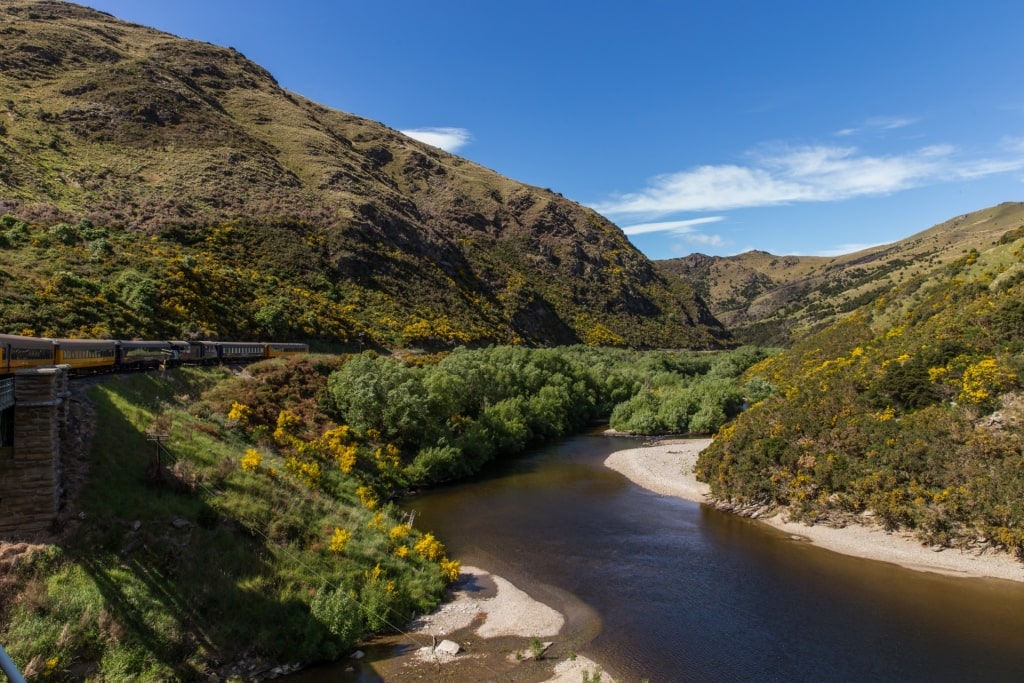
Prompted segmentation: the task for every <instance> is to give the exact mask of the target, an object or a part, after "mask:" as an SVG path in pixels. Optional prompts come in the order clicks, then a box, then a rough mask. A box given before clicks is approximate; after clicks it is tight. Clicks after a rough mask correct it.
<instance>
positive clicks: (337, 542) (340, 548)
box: [328, 527, 352, 555]
mask: <svg viewBox="0 0 1024 683" xmlns="http://www.w3.org/2000/svg"><path fill="white" fill-rule="evenodd" d="M351 540H352V532H351V531H349V530H348V529H339V528H338V527H334V535H333V536H331V543H330V545H329V546H328V549H329V550H330V551H331V552H332V553H334V554H336V555H340V554H341V553H343V552H345V547H346V546H348V542H349V541H351Z"/></svg>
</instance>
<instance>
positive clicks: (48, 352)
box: [0, 334, 55, 374]
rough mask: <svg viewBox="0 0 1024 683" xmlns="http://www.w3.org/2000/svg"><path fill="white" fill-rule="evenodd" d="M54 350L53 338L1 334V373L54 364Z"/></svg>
mask: <svg viewBox="0 0 1024 683" xmlns="http://www.w3.org/2000/svg"><path fill="white" fill-rule="evenodd" d="M54 352H55V346H54V342H53V340H52V339H46V338H37V337H21V336H19V335H15V334H0V373H3V374H7V373H11V372H15V371H17V370H23V369H25V368H38V367H48V366H52V365H53V364H54V360H55V357H54Z"/></svg>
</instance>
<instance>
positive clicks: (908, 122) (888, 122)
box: [836, 116, 921, 137]
mask: <svg viewBox="0 0 1024 683" xmlns="http://www.w3.org/2000/svg"><path fill="white" fill-rule="evenodd" d="M920 120H921V119H917V118H912V117H909V116H872V117H871V118H869V119H866V120H864V122H862V123H861V124H860V125H859V126H853V127H851V128H843V129H842V130H837V131H836V135H839V136H844V137H845V136H848V135H856V134H857V133H866V132H870V131H877V130H896V129H897V128H906V127H907V126H912V125H914V124H915V123H917V122H918V121H920Z"/></svg>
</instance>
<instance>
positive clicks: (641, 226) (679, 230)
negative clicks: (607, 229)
mask: <svg viewBox="0 0 1024 683" xmlns="http://www.w3.org/2000/svg"><path fill="white" fill-rule="evenodd" d="M724 218H725V216H705V217H704V218H690V219H687V220H684V221H661V222H660V223H638V224H636V225H628V226H626V227H624V228H623V229H622V232H624V233H626V234H627V235H643V234H644V233H648V232H671V233H674V234H676V235H687V234H690V233H692V232H693V226H695V225H705V224H707V223H717V222H719V221H721V220H723V219H724Z"/></svg>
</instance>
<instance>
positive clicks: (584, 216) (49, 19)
mask: <svg viewBox="0 0 1024 683" xmlns="http://www.w3.org/2000/svg"><path fill="white" fill-rule="evenodd" d="M0 33H2V35H3V36H4V38H5V40H4V41H3V45H2V46H0V84H2V85H3V87H4V89H5V91H6V92H8V93H9V94H8V96H7V99H6V100H5V101H3V102H2V103H0V121H2V122H3V129H2V130H0V157H2V158H0V213H5V214H9V215H11V216H13V217H15V218H17V219H20V220H23V221H25V222H26V223H29V224H33V225H36V226H38V227H41V228H49V227H52V226H53V225H55V224H57V223H61V222H64V223H74V222H76V221H80V220H83V219H84V220H87V221H89V222H90V223H92V224H94V225H98V226H103V227H104V228H107V229H110V230H113V231H120V232H122V233H130V234H132V235H144V236H146V237H147V238H149V239H153V238H155V242H156V244H157V245H158V246H159V247H167V248H168V254H169V259H174V258H184V257H185V256H187V255H188V254H184V253H182V250H180V249H179V250H177V251H174V250H173V249H172V248H171V247H172V245H173V244H179V245H181V244H182V242H183V241H184V245H183V246H188V247H190V248H194V247H196V245H199V244H200V243H201V242H202V241H203V240H205V239H207V238H208V237H210V236H211V235H213V234H215V233H216V231H218V230H224V229H228V228H231V227H232V224H233V223H236V222H242V223H244V224H247V225H248V226H250V228H251V229H246V230H242V231H241V232H236V233H235V234H236V237H238V238H242V237H245V238H246V239H250V240H253V239H258V240H260V241H269V242H279V243H280V242H283V243H285V246H286V247H287V246H288V243H291V246H290V247H289V248H286V249H283V250H277V251H276V253H264V254H263V255H262V256H261V259H262V260H261V261H260V265H261V267H262V268H263V270H264V271H265V272H269V273H272V274H273V275H274V276H276V277H289V276H290V273H291V272H293V271H297V272H300V273H304V274H305V277H306V278H307V279H308V280H317V279H318V277H317V273H319V275H320V276H321V277H320V279H326V280H327V282H326V283H323V282H321V283H320V284H319V285H316V287H314V291H313V292H312V293H311V294H310V296H322V297H324V298H328V299H332V303H333V304H336V305H335V306H333V308H332V307H330V306H327V307H325V308H324V314H325V315H333V316H337V317H339V318H340V319H341V320H342V322H343V323H344V324H341V325H336V326H335V328H336V329H335V330H334V331H333V332H328V331H326V330H324V329H320V330H317V329H312V330H311V331H312V333H313V335H314V336H331V335H336V334H338V331H339V330H342V329H343V330H344V331H345V335H343V336H345V337H346V338H347V340H348V341H351V339H353V338H356V337H362V338H372V340H373V342H374V343H376V344H379V345H381V346H385V347H394V346H402V345H428V346H430V345H435V346H436V345H440V346H450V345H453V344H457V343H527V344H566V343H579V342H584V343H591V344H615V345H629V346H637V347H686V346H688V347H701V348H706V347H716V346H721V345H722V344H723V343H725V344H728V335H727V334H726V333H725V332H724V330H723V329H722V328H721V326H720V325H719V324H718V323H717V321H716V320H714V318H713V316H711V315H710V313H709V312H708V311H707V310H706V308H705V307H704V306H703V304H702V302H701V301H700V300H699V299H698V298H697V297H695V296H694V295H693V293H692V291H690V287H689V285H688V284H687V283H685V282H679V281H674V282H670V281H669V280H668V279H666V278H665V277H664V276H663V275H662V274H661V273H660V272H659V271H658V270H657V269H656V268H655V267H654V265H653V264H652V262H651V261H649V260H648V259H647V258H646V257H644V256H643V255H642V254H640V252H639V251H637V250H636V249H635V248H634V247H633V246H632V245H631V244H630V243H629V241H628V240H627V239H626V237H625V235H624V234H623V233H622V231H621V230H619V229H618V228H617V227H616V226H615V225H614V224H612V223H611V222H610V221H608V220H607V219H606V218H604V217H602V216H600V215H599V214H597V213H595V212H594V211H592V210H590V209H587V208H585V207H583V206H581V205H579V204H577V203H575V202H572V201H570V200H567V199H565V198H564V197H562V196H561V195H559V194H557V193H554V192H551V191H550V190H544V189H541V188H536V187H531V186H528V185H525V184H522V183H519V182H516V181H514V180H511V179H508V178H504V177H502V176H500V175H499V174H497V173H494V172H493V171H490V170H489V169H486V168H484V167H482V166H479V165H477V164H474V163H473V162H470V161H468V160H465V159H462V158H460V157H457V156H454V155H451V154H448V153H446V152H443V151H442V150H439V149H437V148H434V147H431V146H429V145H426V144H424V143H420V142H418V141H415V140H413V139H411V138H408V137H406V136H404V135H402V134H400V133H399V132H397V131H394V130H392V129H390V128H388V127H386V126H384V125H382V124H378V123H375V122H372V121H369V120H367V119H362V118H360V117H358V116H355V115H352V114H347V113H344V112H340V111H335V110H332V109H329V108H327V107H324V106H322V105H319V104H317V103H315V102H313V101H311V100H308V99H306V98H304V97H302V96H300V95H297V94H295V93H291V92H289V91H286V90H284V89H283V88H281V86H280V85H279V84H278V83H277V81H276V80H274V78H273V76H272V75H271V74H270V73H269V72H267V71H266V70H265V69H263V68H262V67H260V66H259V65H256V64H254V63H253V62H251V61H249V60H248V59H246V58H245V57H244V56H243V55H242V54H241V53H238V52H237V51H235V50H233V49H231V48H222V47H217V46H214V45H210V44H208V43H200V42H196V41H189V40H184V39H181V38H177V37H174V36H171V35H170V34H166V33H162V32H160V31H156V30H154V29H150V28H146V27H141V26H137V25H133V24H128V23H126V22H121V21H119V20H117V19H114V18H113V17H111V16H110V15H106V14H104V13H101V12H97V11H94V10H91V9H88V8H85V7H81V6H77V5H72V4H68V3H63V2H55V1H50V0H44V1H41V2H29V1H27V0H16V1H15V2H12V3H10V4H9V5H8V6H7V7H6V8H5V10H4V11H3V12H2V13H0ZM252 226H256V227H252ZM267 226H274V231H277V232H282V231H283V232H284V233H285V234H283V235H278V236H276V237H275V236H274V235H272V234H269V232H272V231H269V230H268V228H267ZM252 233H256V234H252ZM300 244H301V245H303V248H299V245H300ZM252 246H253V248H254V249H255V250H256V251H260V245H259V244H252ZM263 251H266V250H263ZM292 251H294V252H296V253H289V252H292ZM171 252H174V253H171ZM221 261H223V259H221ZM314 264H315V267H314ZM219 265H220V267H227V268H235V269H241V268H242V267H243V266H244V265H245V259H244V257H243V256H241V255H240V257H239V259H237V260H236V261H234V262H232V263H223V262H221V263H220V264H219ZM151 270H152V271H153V272H152V273H151V277H152V278H153V279H154V280H156V281H160V280H161V279H167V278H174V277H177V276H178V275H179V273H177V272H176V271H174V270H173V269H172V268H168V267H165V266H163V265H154V266H153V268H152V269H151ZM17 275H18V276H21V275H25V276H28V277H37V278H38V279H39V280H44V279H45V277H44V275H47V274H45V273H41V272H37V273H29V272H25V273H22V272H19V273H17ZM49 275H52V273H50V274H49ZM267 287H269V285H267V286H265V287H263V288H264V289H266V288H267ZM305 287H306V289H309V288H310V287H312V285H309V284H307V285H305ZM257 289H259V288H257ZM261 296H264V293H263V292H261V291H245V292H239V296H238V298H239V299H242V300H243V301H244V300H246V299H250V298H259V297H261ZM186 308H187V307H186ZM328 309H330V311H328ZM258 312H259V309H254V310H251V311H248V312H247V314H246V315H247V317H248V322H245V321H244V320H242V317H240V319H239V322H238V323H237V324H235V325H234V326H227V327H223V328H222V329H213V330H210V332H211V333H214V334H229V333H246V332H248V333H249V334H255V333H256V331H257V329H258V325H257V324H256V323H255V316H256V314H257V313H258ZM171 313H172V312H171V311H161V315H160V317H162V318H165V319H166V318H168V315H170V318H171V320H169V321H168V322H169V323H173V326H175V327H178V328H182V329H185V328H194V327H196V326H199V325H201V324H209V323H210V321H209V320H205V319H202V318H203V316H200V315H198V314H195V313H194V312H193V311H189V310H186V312H185V313H184V314H182V313H180V312H179V313H178V314H171ZM243 317H244V316H243ZM19 324H20V323H19ZM169 326H172V325H169ZM410 328H411V331H410ZM417 329H419V330H420V331H421V332H422V333H421V334H417V333H416V332H415V330H417ZM159 331H160V332H164V333H167V332H169V331H173V330H167V329H162V330H159ZM406 331H409V334H405V332H406ZM64 332H65V333H69V334H71V333H74V334H81V333H83V332H82V331H81V330H77V329H68V330H64ZM289 332H290V333H291V334H293V335H302V334H306V333H309V332H310V330H302V329H292V330H289Z"/></svg>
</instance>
